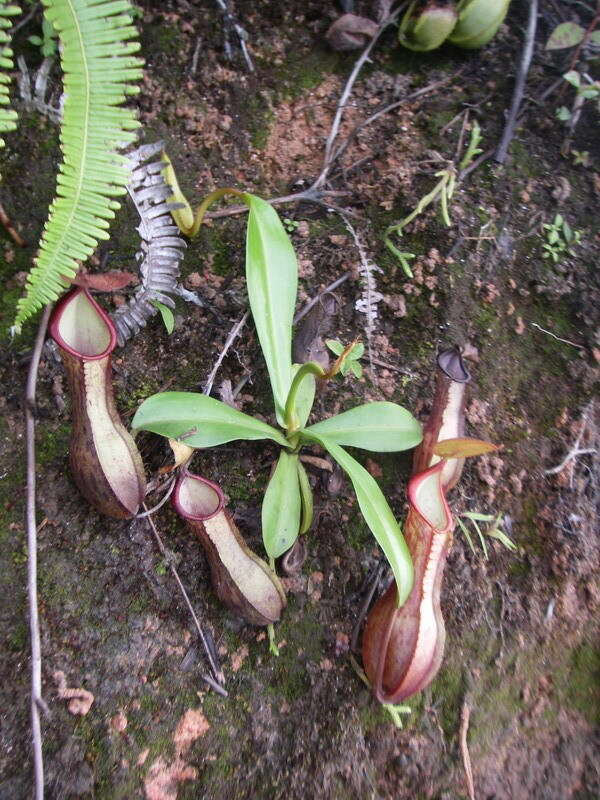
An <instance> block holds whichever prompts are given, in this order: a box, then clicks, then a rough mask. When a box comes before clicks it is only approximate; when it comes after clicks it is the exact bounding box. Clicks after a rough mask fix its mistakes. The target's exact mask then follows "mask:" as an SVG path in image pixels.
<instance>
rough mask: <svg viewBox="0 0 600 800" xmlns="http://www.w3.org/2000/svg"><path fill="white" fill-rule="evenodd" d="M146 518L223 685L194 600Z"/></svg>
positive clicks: (213, 668) (205, 650)
mask: <svg viewBox="0 0 600 800" xmlns="http://www.w3.org/2000/svg"><path fill="white" fill-rule="evenodd" d="M142 508H143V509H144V511H147V510H148V509H147V508H146V504H145V503H143V504H142ZM146 519H147V522H148V525H150V528H151V530H152V533H153V535H154V539H155V541H156V544H157V545H158V549H159V550H160V553H161V555H162V556H163V558H165V559H166V561H167V563H168V566H169V570H170V571H171V575H172V576H173V577H174V578H175V583H176V584H177V587H178V588H179V591H180V593H181V596H182V597H183V599H184V602H185V604H186V606H187V609H188V611H189V612H190V616H191V618H192V619H193V621H194V626H195V628H196V630H197V631H198V636H199V637H200V641H201V642H202V647H203V648H204V652H205V653H206V657H207V658H208V663H209V664H210V668H211V669H212V671H213V675H214V676H215V678H216V680H217V683H218V684H220V685H221V686H222V685H223V684H224V683H225V677H224V675H223V672H222V671H221V669H220V667H219V665H218V664H217V663H216V661H215V659H214V658H213V654H212V651H211V649H210V647H209V645H208V642H207V640H206V635H205V633H204V631H203V629H202V625H201V624H200V620H199V619H198V617H197V615H196V612H195V611H194V606H193V605H192V602H191V600H190V598H189V595H188V593H187V592H186V590H185V586H184V585H183V583H182V581H181V578H180V577H179V573H178V572H177V569H176V568H175V565H174V564H172V563H171V561H170V560H169V559H168V558H167V551H166V548H165V546H164V544H163V540H162V539H161V537H160V534H159V532H158V531H157V529H156V525H155V524H154V520H153V519H152V517H147V518H146ZM202 678H203V680H205V681H206V683H208V685H209V686H211V685H212V682H211V681H207V680H206V676H204V675H203V676H202ZM223 691H225V690H223ZM225 694H226V693H225Z"/></svg>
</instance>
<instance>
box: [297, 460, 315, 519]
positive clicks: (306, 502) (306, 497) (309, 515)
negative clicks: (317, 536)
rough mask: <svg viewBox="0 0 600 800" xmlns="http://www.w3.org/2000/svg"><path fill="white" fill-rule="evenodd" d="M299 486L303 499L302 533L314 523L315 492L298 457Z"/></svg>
mask: <svg viewBox="0 0 600 800" xmlns="http://www.w3.org/2000/svg"><path fill="white" fill-rule="evenodd" d="M297 463H298V486H299V488H300V499H301V500H302V519H301V521H300V533H306V531H307V530H308V529H309V528H310V526H311V525H312V520H313V505H314V504H313V493H312V489H311V488H310V482H309V480H308V475H307V474H306V470H305V469H304V464H303V463H302V462H301V461H300V459H298V462H297Z"/></svg>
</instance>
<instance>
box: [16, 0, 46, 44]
mask: <svg viewBox="0 0 600 800" xmlns="http://www.w3.org/2000/svg"><path fill="white" fill-rule="evenodd" d="M41 5H42V4H41V3H36V4H35V5H34V6H33V7H32V9H31V11H30V12H29V13H28V14H25V16H24V17H22V18H21V19H20V20H19V21H18V22H17V24H16V25H13V28H12V30H11V32H10V35H11V36H13V37H14V35H15V33H16V32H17V31H19V30H21V28H24V27H25V25H27V23H28V22H29V21H30V20H31V19H32V18H33V17H34V16H35V15H36V14H37V12H38V11H39V10H40V8H41Z"/></svg>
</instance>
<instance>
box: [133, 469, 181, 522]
mask: <svg viewBox="0 0 600 800" xmlns="http://www.w3.org/2000/svg"><path fill="white" fill-rule="evenodd" d="M174 489H175V478H174V477H173V478H170V479H169V480H168V481H167V490H166V492H165V494H164V496H163V497H162V498H161V499H160V500H159V501H158V503H157V504H156V505H155V506H152V508H150V509H148V511H143V512H142V513H141V514H136V515H135V518H136V519H144V517H151V516H152V514H156V512H157V511H158V510H159V509H161V508H162V507H163V506H164V504H165V503H166V502H167V500H168V499H169V497H171V495H172V494H173V490H174Z"/></svg>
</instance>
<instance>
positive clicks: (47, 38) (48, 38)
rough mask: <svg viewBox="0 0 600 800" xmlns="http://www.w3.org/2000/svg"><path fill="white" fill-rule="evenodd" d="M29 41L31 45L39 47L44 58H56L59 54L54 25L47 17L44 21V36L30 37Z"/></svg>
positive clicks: (35, 35)
mask: <svg viewBox="0 0 600 800" xmlns="http://www.w3.org/2000/svg"><path fill="white" fill-rule="evenodd" d="M27 41H28V42H29V44H32V45H34V46H35V47H39V48H40V52H41V54H42V55H43V56H44V58H49V57H50V56H54V55H56V53H57V52H58V40H57V34H56V31H55V30H54V25H53V24H52V23H51V22H50V20H48V19H46V17H44V19H43V20H42V35H41V36H38V35H37V34H34V35H33V36H29V37H28V39H27Z"/></svg>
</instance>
